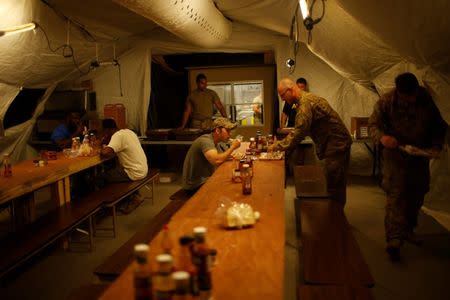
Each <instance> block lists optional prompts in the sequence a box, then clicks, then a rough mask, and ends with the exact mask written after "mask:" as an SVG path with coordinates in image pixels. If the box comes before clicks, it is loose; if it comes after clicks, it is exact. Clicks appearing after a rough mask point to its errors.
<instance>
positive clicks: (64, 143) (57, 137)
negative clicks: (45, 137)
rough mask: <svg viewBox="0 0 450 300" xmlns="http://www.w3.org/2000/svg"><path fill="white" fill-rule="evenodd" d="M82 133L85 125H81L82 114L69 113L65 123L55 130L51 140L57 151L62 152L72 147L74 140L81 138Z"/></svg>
mask: <svg viewBox="0 0 450 300" xmlns="http://www.w3.org/2000/svg"><path fill="white" fill-rule="evenodd" d="M82 133H83V124H82V123H81V119H80V113H78V112H70V113H67V115H66V120H65V122H64V123H63V124H60V125H58V126H57V127H56V128H55V129H54V130H53V132H52V135H51V137H50V139H51V140H52V143H53V144H54V145H55V147H56V148H57V150H62V149H64V148H68V147H70V146H71V145H72V138H74V137H77V136H81V134H82Z"/></svg>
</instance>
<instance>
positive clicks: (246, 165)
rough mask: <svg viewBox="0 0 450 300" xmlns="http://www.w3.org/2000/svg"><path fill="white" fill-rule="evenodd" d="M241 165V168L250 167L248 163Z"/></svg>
mask: <svg viewBox="0 0 450 300" xmlns="http://www.w3.org/2000/svg"><path fill="white" fill-rule="evenodd" d="M242 167H243V168H250V165H249V164H243V165H242Z"/></svg>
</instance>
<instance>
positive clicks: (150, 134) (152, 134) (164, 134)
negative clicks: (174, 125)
mask: <svg viewBox="0 0 450 300" xmlns="http://www.w3.org/2000/svg"><path fill="white" fill-rule="evenodd" d="M171 132H172V129H169V128H159V129H148V130H147V132H146V133H145V134H146V135H147V139H148V140H150V141H167V140H169V139H170V138H171Z"/></svg>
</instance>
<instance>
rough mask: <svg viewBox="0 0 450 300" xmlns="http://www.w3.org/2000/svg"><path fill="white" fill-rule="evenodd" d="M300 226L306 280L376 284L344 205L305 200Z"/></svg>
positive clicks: (301, 204) (363, 284)
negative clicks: (345, 212)
mask: <svg viewBox="0 0 450 300" xmlns="http://www.w3.org/2000/svg"><path fill="white" fill-rule="evenodd" d="M297 213H298V212H297ZM298 225H299V226H300V230H301V241H302V245H303V248H302V252H301V253H300V256H301V257H302V259H303V267H304V280H305V282H306V283H310V284H322V285H343V286H356V287H358V286H365V287H372V286H373V285H374V280H373V277H372V275H371V274H370V271H369V267H368V265H367V264H366V262H365V260H364V258H363V255H362V253H361V251H360V249H359V246H358V243H357V242H356V240H355V238H354V237H353V234H352V232H351V229H350V226H349V224H348V221H347V219H346V217H345V215H344V211H343V208H342V206H340V205H339V204H336V203H335V202H333V201H330V200H328V201H326V200H325V201H318V200H310V201H308V200H302V201H301V203H300V224H298Z"/></svg>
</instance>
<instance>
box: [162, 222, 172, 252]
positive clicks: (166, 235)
mask: <svg viewBox="0 0 450 300" xmlns="http://www.w3.org/2000/svg"><path fill="white" fill-rule="evenodd" d="M161 249H162V253H164V254H171V252H172V239H171V237H170V232H169V226H167V224H165V225H164V227H163V231H162V236H161Z"/></svg>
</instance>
